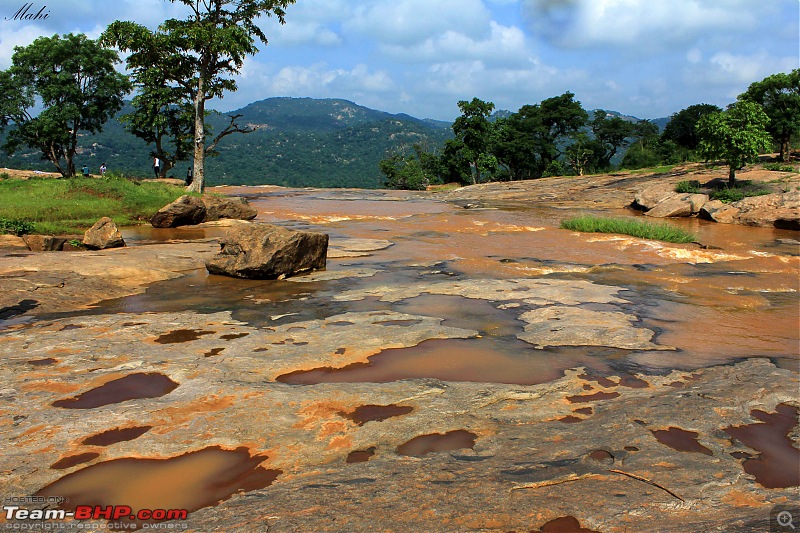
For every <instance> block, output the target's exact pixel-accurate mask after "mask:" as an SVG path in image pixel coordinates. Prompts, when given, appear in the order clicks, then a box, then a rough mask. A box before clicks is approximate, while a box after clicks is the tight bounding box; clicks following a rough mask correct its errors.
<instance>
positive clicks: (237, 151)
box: [0, 98, 452, 188]
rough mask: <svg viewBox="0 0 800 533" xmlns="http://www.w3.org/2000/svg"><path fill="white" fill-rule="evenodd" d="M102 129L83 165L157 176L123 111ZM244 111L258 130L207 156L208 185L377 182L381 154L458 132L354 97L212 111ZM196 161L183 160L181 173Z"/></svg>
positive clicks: (83, 145) (215, 123)
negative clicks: (366, 104) (123, 119)
mask: <svg viewBox="0 0 800 533" xmlns="http://www.w3.org/2000/svg"><path fill="white" fill-rule="evenodd" d="M129 111H130V109H129V108H126V109H123V110H122V111H121V112H120V113H118V114H117V117H115V118H114V119H112V120H110V121H109V122H108V123H107V124H106V125H105V127H104V128H103V131H102V132H101V133H99V134H97V135H85V136H83V137H82V138H81V139H80V151H79V154H78V156H77V158H76V164H77V167H78V168H80V167H81V166H83V165H84V164H88V165H89V167H90V169H91V171H92V172H97V169H98V168H99V167H100V164H101V163H103V162H105V163H106V165H107V166H108V168H109V170H116V171H121V172H124V173H127V174H132V175H139V176H147V177H149V176H150V172H151V168H152V163H151V156H150V148H149V147H148V146H147V145H145V143H143V142H142V141H140V140H139V139H137V138H136V137H134V136H133V135H131V134H129V133H128V132H126V131H125V129H124V128H123V126H122V125H121V124H120V122H119V121H118V117H119V116H120V115H122V114H124V113H127V112H129ZM233 114H241V115H242V117H241V118H240V119H239V123H240V124H242V125H248V126H250V127H252V128H255V129H256V131H254V132H252V133H249V134H246V135H241V134H234V135H230V136H228V137H226V138H225V139H223V140H222V141H221V142H220V144H219V146H218V147H217V149H218V151H219V156H218V157H214V158H209V159H208V160H207V171H206V176H207V184H208V185H220V184H232V185H264V184H274V185H285V186H292V187H360V188H378V187H381V186H382V184H383V177H382V175H381V173H380V171H379V169H378V163H379V161H380V160H381V159H383V158H385V157H387V155H388V154H389V153H391V152H394V151H397V150H400V149H401V148H402V147H403V146H404V145H408V146H410V145H411V144H414V143H421V144H423V145H425V146H428V147H430V148H434V147H437V146H441V145H442V144H443V143H444V141H445V139H447V138H449V137H451V136H452V130H450V124H449V123H446V122H439V121H433V120H420V119H417V118H414V117H410V116H408V115H403V114H400V115H392V114H390V113H385V112H382V111H376V110H374V109H369V108H367V107H363V106H359V105H357V104H354V103H353V102H349V101H347V100H338V99H325V100H318V99H312V98H269V99H267V100H262V101H260V102H255V103H252V104H250V105H248V106H246V107H244V108H242V109H239V110H236V111H233V112H231V113H226V114H218V115H214V116H211V117H209V123H210V125H211V126H212V128H213V129H214V130H215V131H220V130H221V129H222V128H224V126H225V125H226V124H227V123H228V121H229V119H228V117H227V115H233ZM188 166H189V162H188V161H187V162H186V163H184V164H180V165H178V167H177V168H176V169H175V171H174V175H175V177H179V178H182V177H183V176H184V175H185V173H186V168H187V167H188ZM0 167H9V168H22V169H28V168H30V169H40V170H51V165H50V164H49V163H48V162H46V161H41V159H40V157H39V154H37V153H33V152H30V151H27V152H23V151H20V152H18V153H17V154H16V155H15V156H14V157H8V156H7V155H6V154H5V153H2V152H0Z"/></svg>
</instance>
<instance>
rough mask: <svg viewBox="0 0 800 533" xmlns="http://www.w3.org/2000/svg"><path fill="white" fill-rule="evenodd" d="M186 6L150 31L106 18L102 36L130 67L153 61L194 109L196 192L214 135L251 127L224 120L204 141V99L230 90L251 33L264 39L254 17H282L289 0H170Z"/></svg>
mask: <svg viewBox="0 0 800 533" xmlns="http://www.w3.org/2000/svg"><path fill="white" fill-rule="evenodd" d="M170 1H171V2H173V3H174V2H179V3H181V4H184V5H185V6H186V7H188V8H189V16H188V17H187V18H186V19H185V20H177V19H169V20H166V21H164V23H162V24H161V25H160V26H159V27H158V29H157V30H156V31H150V30H148V29H147V28H145V27H144V26H141V25H139V24H136V23H133V22H120V21H116V22H114V23H112V24H111V25H110V26H109V27H108V29H107V30H106V32H105V33H104V37H103V38H104V39H105V40H106V41H107V42H109V43H111V44H113V45H114V46H116V47H117V48H119V49H120V50H123V51H126V52H130V53H131V55H130V56H129V57H128V67H129V68H131V69H132V70H134V72H141V71H146V70H147V69H149V68H151V67H152V66H153V65H155V66H156V67H157V68H159V69H160V71H161V73H162V74H163V78H164V80H165V82H167V83H168V84H169V85H171V86H174V87H177V88H179V95H180V97H181V102H174V103H175V104H176V105H180V104H181V103H186V102H190V103H191V105H192V108H193V110H194V124H193V128H192V132H193V137H194V146H193V154H194V181H193V182H192V185H191V187H190V190H192V191H196V192H202V191H203V188H204V187H205V156H206V154H207V153H209V152H210V151H213V149H214V148H215V147H216V145H217V144H218V143H219V141H220V140H221V139H222V138H223V137H225V136H227V135H230V134H232V133H236V132H238V133H246V132H249V131H252V130H249V129H247V128H241V127H240V126H239V125H238V124H236V119H237V118H239V117H238V116H231V117H230V119H231V122H230V124H229V125H228V126H227V127H226V128H225V129H224V130H222V131H221V132H220V133H219V134H218V135H217V136H216V137H215V138H214V139H213V140H212V141H211V143H210V145H207V144H206V135H207V133H206V127H205V117H206V102H207V101H208V100H211V99H213V98H221V97H222V96H223V94H224V93H225V92H232V91H236V89H237V86H236V82H235V81H234V80H232V79H231V78H230V76H233V75H235V74H237V73H238V72H239V70H240V69H241V68H242V65H243V63H244V60H245V58H246V57H247V56H251V55H255V54H256V53H257V52H258V48H257V47H256V39H258V40H260V41H261V42H262V43H264V44H267V37H266V35H265V34H264V32H263V31H262V30H261V28H259V27H258V26H257V25H256V24H255V22H254V21H255V19H257V18H259V17H261V16H262V15H266V16H268V17H269V16H272V15H274V16H276V17H277V18H278V20H279V21H280V23H281V24H283V23H284V22H285V20H284V16H285V14H286V13H285V9H286V7H287V6H288V5H289V4H293V3H294V1H295V0H202V1H201V0H170Z"/></svg>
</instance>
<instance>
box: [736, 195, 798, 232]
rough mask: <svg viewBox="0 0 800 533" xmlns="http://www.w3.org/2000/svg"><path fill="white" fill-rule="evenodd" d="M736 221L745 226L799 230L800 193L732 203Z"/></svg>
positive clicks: (752, 198)
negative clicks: (737, 212)
mask: <svg viewBox="0 0 800 533" xmlns="http://www.w3.org/2000/svg"><path fill="white" fill-rule="evenodd" d="M733 206H734V207H736V208H737V209H739V214H738V216H737V220H738V222H739V224H744V225H747V226H762V227H776V228H780V229H800V191H797V190H795V191H790V192H787V193H782V194H767V195H765V196H753V197H750V198H745V199H743V200H739V201H738V202H734V203H733Z"/></svg>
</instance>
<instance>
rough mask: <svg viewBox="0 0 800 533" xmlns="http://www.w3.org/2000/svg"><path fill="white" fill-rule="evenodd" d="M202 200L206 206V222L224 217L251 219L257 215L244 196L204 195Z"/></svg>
mask: <svg viewBox="0 0 800 533" xmlns="http://www.w3.org/2000/svg"><path fill="white" fill-rule="evenodd" d="M202 200H203V205H205V207H206V218H205V221H206V222H214V221H216V220H220V219H224V218H229V219H233V220H253V219H254V218H256V215H258V212H257V211H256V210H255V209H253V208H252V207H250V204H249V203H247V200H246V199H245V198H239V197H226V196H211V195H204V196H203V197H202Z"/></svg>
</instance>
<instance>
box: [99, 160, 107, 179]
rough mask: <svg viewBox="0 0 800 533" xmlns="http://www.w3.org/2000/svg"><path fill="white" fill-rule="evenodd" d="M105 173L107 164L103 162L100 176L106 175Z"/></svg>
mask: <svg viewBox="0 0 800 533" xmlns="http://www.w3.org/2000/svg"><path fill="white" fill-rule="evenodd" d="M105 175H106V164H105V163H103V164H102V165H100V176H105Z"/></svg>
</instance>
